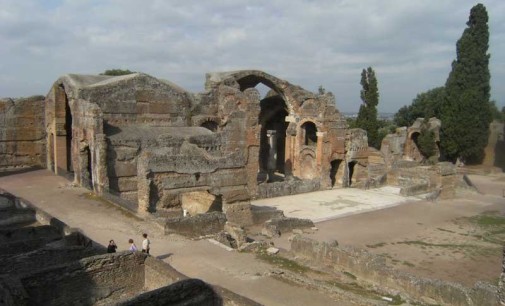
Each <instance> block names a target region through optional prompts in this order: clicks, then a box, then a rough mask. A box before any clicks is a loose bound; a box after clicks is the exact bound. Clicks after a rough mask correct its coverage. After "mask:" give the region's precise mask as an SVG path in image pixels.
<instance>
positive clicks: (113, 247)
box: [107, 240, 117, 253]
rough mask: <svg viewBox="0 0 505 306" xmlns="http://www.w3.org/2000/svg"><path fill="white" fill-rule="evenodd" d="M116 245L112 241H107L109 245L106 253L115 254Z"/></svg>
mask: <svg viewBox="0 0 505 306" xmlns="http://www.w3.org/2000/svg"><path fill="white" fill-rule="evenodd" d="M116 249H117V245H116V243H115V242H114V240H111V241H109V245H108V246H107V253H116Z"/></svg>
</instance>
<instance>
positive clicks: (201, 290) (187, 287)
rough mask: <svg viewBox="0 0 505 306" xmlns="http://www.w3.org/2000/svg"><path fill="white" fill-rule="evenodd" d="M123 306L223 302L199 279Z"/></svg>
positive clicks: (173, 286) (215, 303) (183, 281)
mask: <svg viewBox="0 0 505 306" xmlns="http://www.w3.org/2000/svg"><path fill="white" fill-rule="evenodd" d="M119 305H121V306H134V305H143V306H158V305H209V306H221V305H223V301H222V299H221V297H220V296H219V295H218V294H217V293H216V292H215V291H214V289H213V288H212V286H210V285H209V284H207V283H205V282H204V281H201V280H199V279H185V280H181V281H179V282H177V283H175V284H172V285H170V286H166V287H162V288H158V289H156V290H153V291H149V292H146V293H143V294H141V295H138V296H136V297H135V298H133V299H130V300H128V301H126V302H124V303H120V304H119Z"/></svg>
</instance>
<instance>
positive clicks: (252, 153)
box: [45, 71, 367, 223]
mask: <svg viewBox="0 0 505 306" xmlns="http://www.w3.org/2000/svg"><path fill="white" fill-rule="evenodd" d="M260 83H262V84H264V85H265V86H267V87H268V88H270V91H269V92H268V93H267V94H266V95H265V96H264V97H261V96H260V93H259V91H258V90H257V89H256V88H255V87H256V86H257V85H258V84H260ZM45 123H46V131H45V132H46V136H47V141H46V143H47V152H46V156H47V167H48V168H49V169H51V170H53V171H54V172H56V173H59V174H61V173H66V172H68V173H71V174H73V176H74V180H75V182H76V183H78V184H80V185H83V186H86V187H89V188H92V189H93V190H94V191H96V192H98V193H100V194H107V195H113V196H115V197H117V199H119V200H120V201H121V202H123V203H124V204H125V205H128V206H130V207H131V208H133V209H136V210H138V211H139V212H160V213H162V212H163V211H164V210H167V209H170V208H172V207H177V206H180V205H181V201H183V200H184V199H187V198H190V197H188V196H186V197H185V196H184V195H187V194H190V195H191V196H197V197H199V199H200V200H202V199H203V200H205V201H208V202H209V203H212V204H213V205H214V206H217V207H219V206H221V209H222V210H223V211H225V212H226V214H227V216H228V218H231V219H235V220H236V221H240V222H241V223H247V222H248V221H247V219H248V218H249V216H248V209H249V201H250V199H251V198H259V197H271V196H280V195H286V194H293V193H300V192H308V191H313V190H319V189H325V188H329V187H332V186H335V185H336V186H348V185H350V184H351V183H352V182H353V181H357V180H359V179H360V178H361V179H362V178H366V171H365V169H366V168H365V167H366V165H367V153H366V152H367V145H366V134H365V133H361V134H360V133H351V132H350V131H349V130H348V129H347V124H346V121H345V119H344V118H343V116H342V115H341V114H340V113H339V111H338V110H337V109H336V108H335V100H334V97H333V96H332V95H331V94H324V95H317V94H314V93H312V92H309V91H306V90H304V89H302V88H301V87H299V86H295V85H292V84H290V83H288V82H286V81H284V80H280V79H278V78H276V77H274V76H271V75H269V74H266V73H264V72H261V71H238V72H229V73H215V74H207V80H206V84H205V91H204V92H203V93H198V94H193V93H190V92H187V91H185V90H183V89H182V88H180V87H178V86H176V85H174V84H172V83H170V82H167V81H163V80H159V79H156V78H154V77H151V76H149V75H146V74H140V73H136V74H131V75H126V76H120V77H110V76H83V75H66V76H63V77H61V78H60V79H58V80H57V81H56V82H55V83H54V85H53V86H52V88H51V90H50V92H49V94H48V95H47V97H46V103H45ZM352 137H359V139H358V140H356V141H354V140H353V139H352ZM350 143H352V145H351V144H350ZM346 144H348V145H347V146H346ZM359 144H361V145H359ZM348 152H352V154H347V153H348ZM356 152H362V153H363V154H356ZM346 154H347V156H346ZM358 163H359V164H360V165H361V168H360V167H355V165H356V164H358ZM358 168H360V169H358ZM360 171H361V173H360ZM351 176H352V177H351ZM117 199H116V200H117ZM234 216H235V217H234Z"/></svg>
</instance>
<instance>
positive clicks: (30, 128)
mask: <svg viewBox="0 0 505 306" xmlns="http://www.w3.org/2000/svg"><path fill="white" fill-rule="evenodd" d="M44 108H45V104H44V97H42V96H33V97H29V98H22V99H8V98H7V99H0V171H2V170H11V169H19V168H27V167H33V166H44V165H45V159H46V144H45V131H44Z"/></svg>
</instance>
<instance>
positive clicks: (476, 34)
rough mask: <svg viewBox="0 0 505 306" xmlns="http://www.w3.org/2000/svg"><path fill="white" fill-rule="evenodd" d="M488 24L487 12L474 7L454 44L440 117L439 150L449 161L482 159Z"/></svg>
mask: <svg viewBox="0 0 505 306" xmlns="http://www.w3.org/2000/svg"><path fill="white" fill-rule="evenodd" d="M487 23H488V15H487V11H486V8H485V7H484V5H482V4H477V5H475V6H474V7H473V8H472V9H471V10H470V17H469V20H468V22H467V26H468V27H467V28H466V29H465V30H464V32H463V35H462V36H461V38H460V39H459V40H458V42H457V44H456V49H457V58H456V60H455V61H453V63H452V70H451V72H450V74H449V77H448V78H447V81H446V84H445V91H446V96H445V99H444V102H443V103H442V105H441V116H440V117H441V118H440V119H441V120H442V129H441V134H442V135H441V148H442V151H443V153H444V155H445V157H446V158H447V159H448V160H452V161H455V160H456V159H457V158H458V157H461V158H463V159H464V160H466V162H467V163H478V162H480V161H481V160H482V158H483V157H484V147H485V146H486V144H487V140H488V133H489V123H490V122H491V108H490V106H489V98H490V85H489V79H490V74H489V54H488V53H487V51H488V47H489V46H488V45H489V27H488V24H487Z"/></svg>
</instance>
